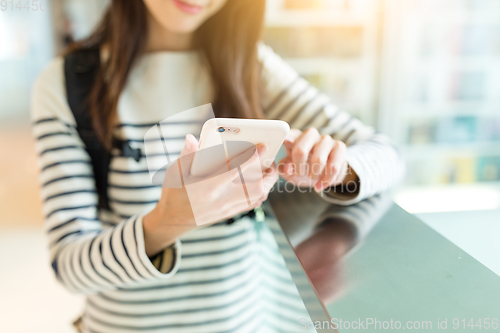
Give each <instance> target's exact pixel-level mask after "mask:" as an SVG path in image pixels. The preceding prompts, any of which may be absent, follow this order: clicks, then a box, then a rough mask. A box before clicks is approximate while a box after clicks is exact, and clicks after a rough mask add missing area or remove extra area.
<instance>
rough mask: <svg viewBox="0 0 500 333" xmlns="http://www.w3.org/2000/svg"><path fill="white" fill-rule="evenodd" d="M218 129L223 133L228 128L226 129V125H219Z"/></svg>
mask: <svg viewBox="0 0 500 333" xmlns="http://www.w3.org/2000/svg"><path fill="white" fill-rule="evenodd" d="M217 130H218V131H219V132H220V133H222V132H224V131H225V130H226V129H225V128H224V127H219V128H218V129H217Z"/></svg>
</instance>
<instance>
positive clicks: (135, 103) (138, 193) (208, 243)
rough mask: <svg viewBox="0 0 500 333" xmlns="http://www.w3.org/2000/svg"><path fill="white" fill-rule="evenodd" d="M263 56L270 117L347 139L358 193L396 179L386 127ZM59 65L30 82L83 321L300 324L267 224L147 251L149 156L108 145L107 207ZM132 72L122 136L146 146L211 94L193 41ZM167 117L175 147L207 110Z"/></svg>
mask: <svg viewBox="0 0 500 333" xmlns="http://www.w3.org/2000/svg"><path fill="white" fill-rule="evenodd" d="M260 57H261V61H262V64H263V72H262V85H263V88H264V92H265V95H264V97H263V106H264V107H265V109H266V112H267V115H268V117H269V118H278V117H279V118H280V119H283V120H286V121H289V122H290V125H291V126H292V127H299V128H305V127H309V126H316V127H318V128H319V129H320V130H321V131H322V132H323V133H330V134H332V135H334V136H335V137H336V138H339V139H342V138H345V139H347V140H348V143H352V146H351V147H350V148H349V149H350V152H352V153H351V154H350V160H349V161H350V162H352V166H353V168H355V170H356V172H357V173H358V175H359V177H360V178H361V181H362V186H364V187H362V191H361V192H360V194H359V196H358V197H357V198H354V199H351V202H354V201H357V200H361V199H363V198H364V197H367V196H370V195H372V194H374V193H376V192H378V191H380V190H382V189H385V188H387V187H388V186H390V184H391V183H392V180H391V179H390V176H391V174H390V173H389V170H390V172H391V173H392V175H394V174H397V173H398V172H400V170H401V165H400V162H399V155H398V154H397V152H396V151H395V150H394V148H392V146H391V145H390V144H389V143H388V142H387V140H385V138H384V137H383V136H381V135H376V134H374V132H373V130H372V129H370V128H368V127H365V126H364V125H362V124H361V123H360V122H359V121H357V120H355V119H352V118H350V116H349V115H348V114H346V113H344V112H341V111H339V110H337V109H336V107H335V106H333V105H332V104H329V102H328V100H327V98H326V97H325V96H324V95H322V94H320V93H319V92H318V91H317V90H316V89H315V88H313V87H311V86H309V85H308V84H307V83H306V82H305V81H304V80H303V79H301V78H300V77H299V76H298V75H297V74H296V73H295V72H294V71H293V70H292V69H291V68H290V67H288V65H286V64H285V63H283V62H282V61H281V59H280V58H279V57H277V56H276V55H275V54H274V53H272V51H271V50H270V49H268V48H266V47H265V46H261V47H260ZM62 68H63V61H62V59H60V58H58V59H56V60H54V61H53V62H52V63H51V64H50V65H49V66H48V68H47V69H46V70H45V71H44V72H43V73H42V74H41V76H40V78H39V79H38V81H37V83H36V85H35V88H34V93H33V108H32V115H33V133H34V137H35V138H36V147H37V150H38V153H39V156H40V169H41V175H40V183H41V195H42V198H43V200H44V214H45V217H46V224H45V225H46V228H47V233H48V241H49V247H50V258H51V262H52V267H53V268H54V272H55V274H56V276H57V279H58V280H59V281H60V282H61V284H63V285H64V286H65V287H66V288H67V289H69V290H71V291H73V292H77V293H84V294H87V295H88V296H87V307H86V310H85V314H84V318H83V325H84V331H85V332H120V333H122V332H145V331H147V332H189V333H194V332H283V331H284V332H294V331H303V330H299V324H298V320H299V318H304V317H307V316H308V314H307V312H306V311H305V309H304V305H303V303H302V301H301V300H300V298H299V296H298V292H297V288H296V286H295V285H294V284H293V282H292V279H291V277H290V273H289V272H288V270H287V269H286V266H285V261H284V259H283V256H282V255H281V254H280V252H279V251H278V249H279V245H278V244H277V243H276V241H275V238H274V237H273V235H272V232H271V230H270V229H269V227H268V226H267V224H265V223H261V222H255V221H254V220H253V219H250V218H248V217H245V218H243V219H241V220H239V221H238V222H237V223H233V224H230V225H228V224H217V225H214V226H211V227H206V228H202V229H199V230H197V231H195V232H192V233H190V234H188V235H186V236H185V237H182V239H180V240H178V241H177V242H176V244H175V245H174V246H172V247H170V248H169V249H166V250H165V251H164V252H163V253H162V254H160V256H159V257H157V258H155V259H153V260H151V259H150V258H148V257H147V255H146V253H145V250H144V247H145V246H144V237H143V228H142V217H143V215H144V214H145V213H147V212H148V211H150V210H151V209H152V208H153V207H154V206H155V204H156V202H157V200H158V199H159V197H160V193H161V188H159V187H156V186H154V185H152V183H151V178H150V175H149V172H148V168H147V164H146V159H145V158H144V156H142V157H141V159H140V160H139V161H138V162H136V161H135V160H133V159H131V158H126V157H122V156H119V155H118V154H114V155H113V158H112V160H111V164H110V173H109V188H108V194H109V198H110V205H111V211H104V210H101V211H98V209H97V194H96V190H95V185H94V179H93V172H92V166H91V164H90V159H89V156H88V154H87V153H86V151H85V148H84V146H83V143H82V141H81V140H80V138H79V136H78V134H77V132H76V129H75V121H74V119H73V117H72V114H71V111H70V110H69V108H68V105H67V102H66V96H65V89H64V76H63V70H62ZM180 78H182V79H180ZM129 81H130V83H129V84H128V85H127V87H126V88H125V90H124V92H123V94H122V97H121V99H120V104H119V118H120V125H119V126H117V128H116V130H115V136H116V137H117V138H120V139H123V140H128V142H129V143H130V145H131V146H132V147H133V148H139V149H143V147H144V142H143V138H144V135H145V133H146V131H147V130H148V129H149V128H150V127H151V126H152V125H154V124H155V123H157V122H159V121H161V120H162V119H165V118H167V117H168V116H169V115H170V114H174V113H176V112H180V111H184V110H187V109H190V108H192V107H195V106H198V105H203V104H206V103H208V102H210V100H211V95H212V91H211V85H210V79H209V74H208V71H207V70H206V69H205V68H204V67H203V62H202V61H200V60H199V58H198V56H197V55H196V53H195V52H175V53H169V52H160V53H155V54H151V55H146V56H144V57H143V59H141V61H139V63H138V65H137V66H136V68H135V69H134V71H133V73H132V76H131V80H129ZM171 125H172V126H171V127H172V130H171V132H169V136H168V138H167V139H168V140H171V142H170V141H169V145H170V147H173V148H175V149H173V150H174V151H172V152H170V153H171V155H172V157H174V158H175V157H176V155H177V154H178V153H179V152H180V151H181V150H182V147H183V144H184V141H183V140H184V139H183V138H184V136H185V135H186V134H187V133H193V134H195V135H197V134H199V131H200V129H201V125H202V122H200V121H198V120H196V119H186V120H185V121H183V122H181V123H176V124H171ZM355 142H356V144H354V143H355ZM143 153H144V151H143ZM377 156H384V159H380V158H376V157H377ZM368 165H369V166H370V169H369V168H367V166H368ZM373 166H376V168H373ZM358 168H359V169H358ZM365 182H367V183H373V184H375V186H373V187H368V185H364V183H365ZM332 200H336V199H332ZM337 200H338V199H337ZM339 201H340V200H339Z"/></svg>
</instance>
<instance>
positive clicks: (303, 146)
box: [291, 128, 320, 176]
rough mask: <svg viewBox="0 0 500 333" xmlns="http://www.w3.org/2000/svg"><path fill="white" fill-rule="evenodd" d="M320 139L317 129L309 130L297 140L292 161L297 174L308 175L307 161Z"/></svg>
mask: <svg viewBox="0 0 500 333" xmlns="http://www.w3.org/2000/svg"><path fill="white" fill-rule="evenodd" d="M319 138H320V135H319V132H318V130H317V129H315V128H309V129H307V130H306V131H304V132H302V134H301V135H300V136H299V137H298V138H297V139H296V140H295V144H294V146H293V149H292V154H291V157H292V161H293V163H294V164H295V174H297V175H300V176H303V175H307V174H308V172H307V170H306V169H307V164H306V163H307V160H308V158H309V154H310V152H311V150H312V148H313V147H314V145H315V144H316V142H318V140H319Z"/></svg>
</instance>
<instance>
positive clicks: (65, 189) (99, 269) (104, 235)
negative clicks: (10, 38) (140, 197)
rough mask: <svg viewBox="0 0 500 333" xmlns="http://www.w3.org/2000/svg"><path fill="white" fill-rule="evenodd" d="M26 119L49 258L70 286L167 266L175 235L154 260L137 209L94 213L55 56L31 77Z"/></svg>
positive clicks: (103, 284) (87, 165)
mask: <svg viewBox="0 0 500 333" xmlns="http://www.w3.org/2000/svg"><path fill="white" fill-rule="evenodd" d="M32 123H33V135H34V137H35V142H36V143H35V146H36V150H37V153H38V155H39V164H40V169H41V172H40V183H41V196H42V199H43V211H44V216H45V226H46V229H47V234H48V240H49V248H50V260H51V264H52V267H53V270H54V272H55V274H56V277H57V279H58V280H59V281H60V282H61V283H62V284H63V285H64V286H65V287H66V288H67V289H69V290H70V291H73V292H78V293H98V292H101V291H104V290H112V289H117V288H122V287H127V286H133V285H136V284H139V283H141V282H143V281H145V280H152V279H165V278H169V277H170V276H172V275H173V274H175V272H176V271H177V269H178V265H179V261H180V242H179V241H177V243H176V244H174V245H173V246H172V247H171V248H169V249H166V250H165V251H164V252H163V253H162V254H161V255H160V256H158V258H160V259H156V260H155V261H156V265H154V264H153V262H152V261H151V259H150V258H148V256H147V255H146V251H145V244H144V235H143V227H142V219H143V215H136V216H132V217H130V218H128V219H125V220H123V221H121V222H120V221H117V222H119V223H114V222H113V221H110V218H105V217H104V215H106V214H99V212H98V209H97V201H98V198H97V193H96V188H95V181H94V175H93V169H92V164H91V161H90V157H89V155H88V153H87V151H86V150H85V147H84V144H83V142H82V141H81V139H80V137H79V135H78V133H77V131H76V127H75V126H76V124H75V120H74V117H73V115H72V113H71V110H70V109H69V106H68V104H67V102H66V93H65V87H64V74H63V59H61V58H58V59H56V60H54V61H53V62H52V63H51V64H50V65H49V66H48V67H47V69H45V70H44V71H43V72H42V74H41V75H40V77H39V78H38V80H37V81H36V83H35V86H34V90H33V95H32ZM104 213H105V212H104ZM108 213H109V212H108ZM108 216H109V214H108ZM160 260H162V261H161V262H160ZM169 260H170V261H169ZM157 267H158V268H157Z"/></svg>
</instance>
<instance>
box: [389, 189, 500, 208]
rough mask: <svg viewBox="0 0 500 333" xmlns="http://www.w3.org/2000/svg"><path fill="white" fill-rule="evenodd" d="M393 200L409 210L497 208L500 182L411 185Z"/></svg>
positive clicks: (499, 206)
mask: <svg viewBox="0 0 500 333" xmlns="http://www.w3.org/2000/svg"><path fill="white" fill-rule="evenodd" d="M395 201H396V203H397V204H398V205H400V206H401V207H403V208H404V209H405V210H406V211H408V212H410V213H433V212H455V211H471V210H486V209H498V208H500V184H496V185H481V184H474V185H472V184H471V185H447V186H426V187H413V188H407V189H404V190H401V191H400V192H398V193H397V194H396V195H395Z"/></svg>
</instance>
